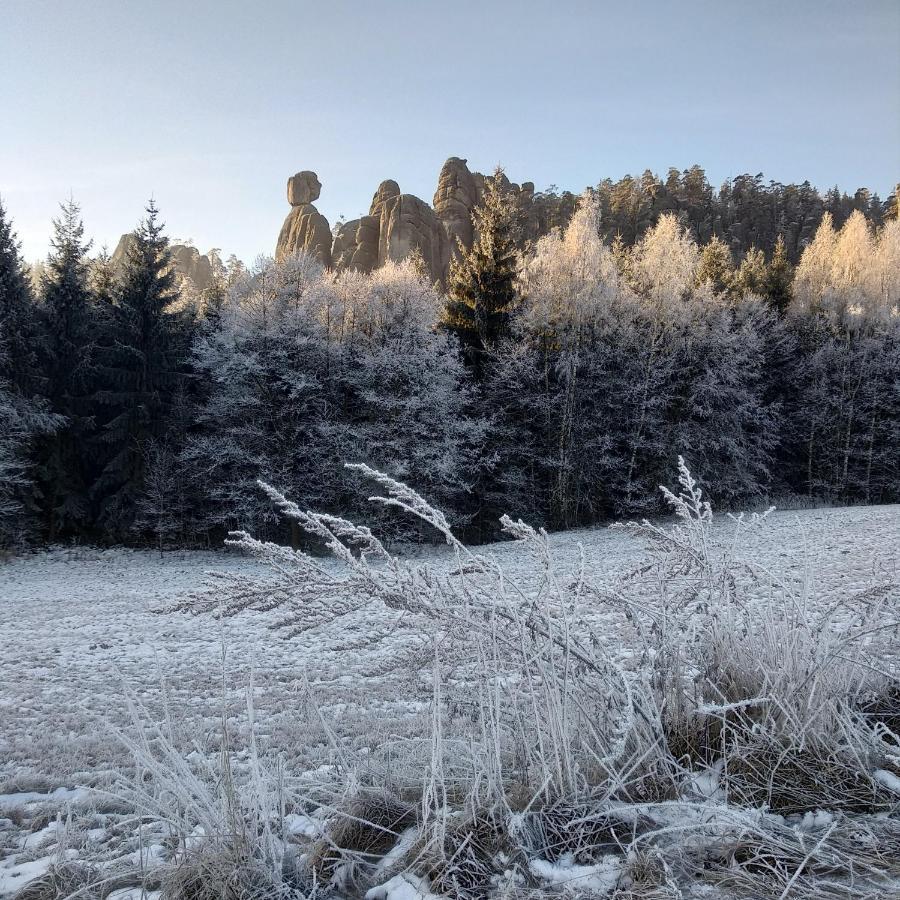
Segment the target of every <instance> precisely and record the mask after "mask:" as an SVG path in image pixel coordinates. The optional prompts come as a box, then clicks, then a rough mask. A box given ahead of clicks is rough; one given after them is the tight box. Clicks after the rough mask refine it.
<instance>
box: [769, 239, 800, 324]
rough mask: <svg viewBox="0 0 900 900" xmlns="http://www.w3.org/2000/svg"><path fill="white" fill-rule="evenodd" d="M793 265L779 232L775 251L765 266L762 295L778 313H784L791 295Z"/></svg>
mask: <svg viewBox="0 0 900 900" xmlns="http://www.w3.org/2000/svg"><path fill="white" fill-rule="evenodd" d="M793 282H794V267H793V266H792V265H791V263H790V260H788V257H787V251H786V250H785V247H784V238H783V237H782V236H781V235H780V234H779V235H778V240H777V241H776V242H775V251H774V252H773V254H772V259H771V260H770V261H769V265H768V266H767V267H766V280H765V284H764V295H765V298H766V300H767V301H768V302H769V305H770V306H771V307H772V309H774V310H775V311H776V312H778V313H779V315H784V314H785V312H787V308H788V306H790V303H791V298H792V297H793V290H792V285H793Z"/></svg>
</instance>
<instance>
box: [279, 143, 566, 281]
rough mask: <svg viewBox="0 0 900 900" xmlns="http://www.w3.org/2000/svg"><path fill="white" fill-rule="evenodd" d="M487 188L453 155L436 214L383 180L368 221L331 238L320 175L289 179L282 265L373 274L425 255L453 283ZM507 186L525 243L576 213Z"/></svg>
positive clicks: (435, 273) (525, 188)
mask: <svg viewBox="0 0 900 900" xmlns="http://www.w3.org/2000/svg"><path fill="white" fill-rule="evenodd" d="M484 184H485V176H484V175H482V174H481V173H480V172H471V171H469V168H468V165H467V164H466V160H464V159H460V158H459V157H457V156H451V157H450V159H448V160H447V162H445V163H444V166H443V168H442V169H441V173H440V176H439V178H438V185H437V190H436V191H435V194H434V201H433V202H434V207H433V208H432V207H431V206H429V205H428V204H427V203H426V202H425V201H424V200H421V199H420V198H419V197H416V196H414V195H413V194H404V193H402V192H401V190H400V185H399V184H397V182H396V181H393V180H387V181H382V182H381V184H380V185H379V186H378V190H377V191H376V192H375V195H374V196H373V198H372V204H371V206H370V207H369V214H368V215H367V216H361V217H360V218H358V219H353V220H351V221H349V222H344V223H341V224H339V225H338V226H337V228H336V229H335V231H334V234H333V235H332V232H331V229H330V227H329V225H328V220H327V219H326V218H325V217H324V216H323V215H322V214H321V213H320V212H319V211H318V210H317V209H316V207H315V206H313V201H315V200H318V198H319V194H320V192H321V190H322V185H321V183H320V182H319V179H318V177H317V176H316V173H315V172H310V171H303V172H298V173H297V174H296V175H294V176H292V177H291V178H289V179H288V188H287V193H288V202H289V203H290V204H291V206H292V209H291V211H290V213H289V214H288V217H287V219H285V222H284V225H283V226H282V228H281V234H279V236H278V244H277V246H276V249H275V258H276V259H283V258H284V257H286V256H289V255H290V254H291V253H296V252H297V251H298V250H306V251H308V252H310V253H312V254H313V255H314V256H316V257H317V258H318V259H319V260H321V262H322V263H323V264H324V265H325V266H328V267H329V268H333V269H334V270H335V271H338V272H340V271H343V270H344V269H356V270H357V271H360V272H371V271H372V270H373V269H375V268H377V267H379V266H383V265H384V264H385V263H386V262H387V261H388V260H393V261H395V262H399V261H400V260H403V259H406V258H407V257H408V256H409V255H410V254H411V253H413V252H414V251H418V253H419V254H420V255H421V257H422V260H423V262H424V263H425V266H426V267H427V269H428V271H429V273H430V274H431V277H432V278H433V279H434V280H435V281H440V282H441V283H446V279H447V273H448V270H449V266H450V260H451V259H452V258H453V256H454V254H456V253H457V252H458V247H459V246H460V245H461V246H463V247H465V248H468V247H471V246H472V242H473V240H474V238H475V228H474V225H473V217H472V213H473V210H474V209H475V207H476V206H477V205H478V203H479V202H480V201H481V197H482V195H483V193H484ZM502 186H503V190H505V191H508V192H509V193H510V194H512V195H513V197H514V199H515V203H516V205H517V206H518V207H519V210H520V213H521V216H520V219H521V226H522V227H521V232H522V233H521V240H522V241H523V242H525V241H529V240H536V239H537V238H538V237H540V236H541V235H542V234H546V233H547V231H549V229H550V228H551V227H555V226H556V225H559V224H563V225H564V224H565V222H566V221H567V220H568V216H569V215H570V214H571V212H570V211H569V209H568V206H566V208H565V209H563V207H562V206H561V205H560V204H559V203H558V202H555V198H554V197H553V195H550V199H549V203H550V205H549V207H548V205H547V202H548V201H547V200H546V199H545V198H544V197H543V195H538V196H537V197H536V196H535V192H534V185H533V184H532V183H531V182H527V181H526V182H524V183H523V184H522V185H521V186H519V185H518V184H515V183H514V182H511V181H510V180H509V179H508V178H507V177H506V176H505V175H504V176H503V181H502ZM565 196H567V197H568V198H569V199H572V201H573V202H572V204H571V206H573V207H574V198H572V197H571V195H565ZM557 206H560V208H559V209H558V210H557V208H556V207H557Z"/></svg>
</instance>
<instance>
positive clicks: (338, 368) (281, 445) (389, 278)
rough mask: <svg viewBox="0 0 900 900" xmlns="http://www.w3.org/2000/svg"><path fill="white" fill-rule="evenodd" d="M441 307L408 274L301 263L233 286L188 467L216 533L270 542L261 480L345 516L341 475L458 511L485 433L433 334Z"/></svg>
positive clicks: (450, 342)
mask: <svg viewBox="0 0 900 900" xmlns="http://www.w3.org/2000/svg"><path fill="white" fill-rule="evenodd" d="M440 307H441V299H440V297H439V296H438V295H437V293H436V292H435V290H434V288H433V287H432V286H431V285H429V283H428V282H427V281H426V280H424V279H423V278H422V277H421V276H420V275H419V274H418V273H417V272H416V270H415V267H414V266H413V264H412V263H411V262H407V263H404V264H401V265H388V266H385V267H384V268H382V269H379V270H377V271H376V272H374V273H372V274H371V275H362V274H360V273H358V272H347V273H344V274H343V275H341V277H340V278H338V279H337V280H333V279H332V278H331V276H329V275H327V274H326V273H325V272H324V271H323V270H322V268H321V266H320V265H319V264H318V263H317V262H315V260H313V259H312V258H311V257H308V256H305V255H303V254H301V255H297V256H294V257H291V258H289V259H288V260H286V261H285V262H283V263H280V264H274V263H271V262H265V263H264V264H263V265H262V266H261V267H260V268H259V270H258V271H256V272H254V273H253V274H252V275H250V276H249V277H247V278H246V279H244V280H243V281H242V282H240V283H238V284H237V285H236V286H235V288H234V289H233V290H232V291H231V293H230V294H229V297H228V299H227V301H226V303H225V304H224V305H223V307H222V311H221V316H220V319H219V321H218V323H217V324H216V326H215V327H213V328H211V329H207V330H206V331H205V332H204V333H203V334H202V335H201V336H200V338H199V339H198V341H197V343H196V345H195V351H194V361H195V366H196V368H197V370H198V371H199V372H201V373H202V374H203V377H204V379H205V380H206V381H207V382H208V384H209V386H210V387H209V397H208V400H207V401H206V403H205V405H204V406H203V407H202V409H201V411H200V414H199V421H200V426H201V427H200V429H199V433H198V434H197V435H196V436H195V437H193V438H192V439H191V441H190V443H189V446H188V449H187V451H186V458H187V459H188V460H189V463H190V465H191V466H192V467H193V468H194V470H195V471H197V472H199V473H201V477H202V478H203V480H204V483H205V484H206V485H207V492H208V497H209V504H208V505H209V509H210V512H211V516H212V517H213V518H212V520H211V522H210V524H211V525H213V526H220V527H221V526H226V527H233V526H235V525H241V524H243V523H246V522H247V521H252V522H253V523H254V524H255V525H257V526H259V527H263V528H272V527H273V525H274V519H273V518H272V510H271V507H270V505H269V503H268V501H267V500H266V498H265V496H264V495H263V494H262V493H261V492H260V491H259V489H258V487H257V484H256V481H257V479H261V480H264V481H267V482H271V483H284V484H288V485H290V486H291V487H292V491H293V493H294V496H296V497H298V498H299V500H300V502H302V503H303V504H304V505H308V506H310V507H313V506H316V507H321V508H325V509H330V510H332V511H333V512H335V513H340V514H347V512H348V510H349V509H350V507H351V505H352V504H354V503H356V502H357V501H355V500H354V499H353V496H354V495H355V494H357V493H358V492H357V490H356V489H355V486H353V485H351V484H349V483H348V475H347V473H346V471H345V470H344V467H343V464H344V462H346V461H356V462H368V463H372V464H373V465H378V466H379V467H381V468H383V469H386V470H387V471H390V472H391V473H392V474H394V475H396V476H397V477H403V478H404V479H406V480H407V481H409V482H410V483H412V484H415V485H416V486H417V488H418V489H420V490H421V491H422V492H423V493H424V494H427V495H429V496H437V497H439V498H441V500H442V502H444V503H446V504H447V505H449V507H450V508H451V509H453V508H456V509H459V508H460V507H461V505H462V503H461V498H462V497H463V496H464V495H465V494H466V492H467V490H468V488H469V480H470V477H471V476H470V474H469V473H470V472H471V469H472V466H473V465H474V457H475V454H476V452H477V450H478V446H479V440H480V427H479V426H478V425H477V423H475V422H472V421H470V420H469V418H468V414H467V409H466V407H467V403H468V395H467V391H466V389H465V371H464V369H463V367H462V364H461V361H460V358H459V355H458V351H457V347H456V343H455V339H454V338H453V337H452V336H450V335H447V334H445V333H443V332H440V331H438V329H437V328H436V325H437V321H438V316H439V313H440ZM391 518H392V517H391Z"/></svg>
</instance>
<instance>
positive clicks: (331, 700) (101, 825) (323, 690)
mask: <svg viewBox="0 0 900 900" xmlns="http://www.w3.org/2000/svg"><path fill="white" fill-rule="evenodd" d="M729 527H730V526H729V524H728V523H727V521H726V520H722V523H720V524H717V525H715V526H714V530H719V529H724V530H723V532H722V533H723V534H724V533H725V531H727V530H728V529H729ZM550 544H551V546H552V547H553V548H554V550H555V551H556V553H557V562H558V566H559V568H560V570H566V569H571V570H572V571H574V570H575V569H576V568H577V566H578V562H579V552H580V551H579V546H580V547H583V552H584V561H585V567H586V570H587V571H588V573H590V574H591V575H592V576H593V577H594V579H595V580H596V581H598V582H601V583H605V582H608V583H610V584H615V583H616V582H617V581H618V580H619V579H620V578H621V577H622V576H624V574H625V573H627V572H629V571H630V570H632V569H633V568H634V567H635V565H637V564H638V563H639V562H640V560H641V559H642V558H643V554H644V547H643V546H642V544H641V542H640V541H639V540H638V539H637V538H635V537H634V536H633V535H631V534H630V533H628V532H626V531H622V530H610V529H604V528H598V529H590V530H582V531H573V532H568V533H564V534H558V535H552V536H551V538H550ZM898 548H900V506H883V507H869V508H862V507H857V508H845V509H816V510H807V511H790V512H776V513H774V514H773V515H771V516H770V517H769V520H768V521H767V522H766V523H765V525H764V527H762V528H760V529H757V530H754V531H752V532H750V533H749V534H748V536H747V538H746V543H745V545H744V546H743V547H742V552H746V553H749V554H752V555H753V556H754V557H755V559H756V561H757V564H759V563H760V562H761V563H762V564H763V565H764V566H765V567H766V568H767V569H769V570H770V571H771V573H772V574H773V577H774V578H775V579H776V580H777V579H779V578H780V579H785V580H790V581H792V582H794V583H798V582H802V581H804V580H805V581H808V582H809V583H810V584H811V585H812V586H813V592H814V594H815V597H816V601H817V602H818V603H820V604H822V605H823V606H826V605H828V604H830V603H832V602H834V601H836V600H838V599H840V598H842V597H845V596H847V595H848V594H850V593H853V592H858V591H861V590H864V589H866V588H868V587H871V586H875V585H881V584H884V583H886V582H889V581H896V580H897V579H898V577H900V572H898V567H900V549H898ZM484 553H485V554H486V555H489V556H490V555H493V556H495V557H496V558H497V559H498V560H500V561H501V562H502V564H503V566H504V568H505V570H506V571H507V572H513V573H515V574H516V575H517V576H518V577H519V580H520V581H526V582H527V580H528V573H529V567H530V566H533V565H534V563H533V559H532V557H530V556H528V555H526V554H523V553H522V551H521V549H520V547H519V546H518V545H516V544H497V545H493V546H491V547H489V548H486V549H485V550H484ZM421 555H422V556H424V557H426V558H427V559H428V561H429V562H431V563H433V564H435V565H436V566H438V567H439V568H440V567H442V566H452V565H453V564H454V562H455V561H454V559H453V557H452V556H451V554H449V553H448V552H447V550H446V548H440V549H435V550H432V551H421ZM327 565H331V563H327ZM212 570H215V571H231V572H243V573H249V574H259V576H260V577H265V576H266V569H265V567H264V566H263V565H262V564H261V563H260V562H258V561H256V560H253V559H249V558H245V557H242V556H240V555H236V554H231V553H167V554H165V555H164V556H163V557H160V555H159V554H157V553H154V552H150V551H126V550H109V551H102V550H85V549H72V550H68V549H59V550H53V551H49V552H44V553H37V554H33V555H28V556H24V557H21V558H16V559H13V560H11V561H9V562H6V563H4V564H3V565H2V568H0V856H2V857H3V861H2V862H0V897H4V896H11V895H12V894H13V893H14V892H15V891H16V890H17V889H18V888H20V887H21V886H22V884H24V883H25V882H27V881H28V880H29V879H30V878H33V877H35V876H36V875H39V874H40V873H41V872H43V871H44V870H46V868H47V867H48V866H49V865H50V863H51V862H53V861H58V860H59V859H61V858H68V859H90V860H91V861H93V862H95V863H96V862H98V861H102V862H103V863H104V864H107V865H110V866H115V865H123V866H124V865H125V864H128V863H129V862H130V863H131V864H132V865H133V864H135V863H139V862H140V861H141V860H142V859H143V857H144V856H146V855H147V854H148V853H149V855H150V857H153V855H154V854H164V847H163V842H161V841H160V840H155V839H154V836H153V835H152V834H151V835H147V834H144V833H142V832H141V831H140V830H139V829H138V828H137V826H136V825H135V824H134V822H133V821H130V820H129V818H128V814H127V813H128V811H127V810H125V809H124V808H123V806H122V803H121V801H118V800H116V799H115V798H114V797H109V796H106V795H104V794H103V793H102V792H101V793H97V792H95V791H93V790H92V788H99V789H101V791H102V789H103V788H104V787H105V786H107V785H108V784H109V778H108V773H109V772H111V771H113V770H116V769H122V768H127V767H128V766H129V765H130V761H131V756H130V753H129V751H128V749H127V747H126V746H125V745H124V743H123V742H122V741H121V740H120V739H119V738H118V735H119V734H120V733H122V734H125V735H128V734H134V733H135V728H136V726H135V724H134V718H135V717H137V718H139V719H142V720H144V721H154V722H162V721H167V722H169V723H170V725H171V727H172V729H173V734H174V735H175V740H176V743H179V744H180V745H183V746H185V747H189V746H190V744H191V742H193V743H194V744H195V745H196V746H197V747H198V748H200V749H207V750H209V749H214V748H216V747H217V746H218V745H219V741H220V739H221V734H222V722H221V718H222V708H223V697H224V703H225V704H226V705H227V707H228V709H229V713H230V715H231V716H232V718H233V728H234V731H235V733H236V734H241V733H242V729H244V728H245V727H246V716H245V707H246V698H247V693H248V691H250V690H251V689H252V699H253V708H254V713H255V733H256V735H257V737H258V739H259V741H260V744H261V746H263V747H264V748H266V749H268V750H271V749H272V748H277V750H278V751H280V753H281V759H282V760H283V765H284V769H285V771H286V772H287V773H288V774H289V775H298V774H300V773H301V772H303V771H307V770H311V769H315V768H316V766H318V765H320V764H322V763H323V762H325V761H326V760H328V759H330V757H329V738H328V734H327V732H326V729H325V726H327V728H328V730H330V731H331V732H332V733H334V734H337V735H339V736H340V737H341V739H342V740H348V741H350V742H352V743H354V745H355V746H361V745H367V746H374V745H375V744H383V743H385V742H390V741H400V740H404V739H406V738H407V737H411V736H413V735H415V734H417V733H419V728H420V727H421V726H422V723H423V722H426V721H427V718H428V702H427V701H428V696H427V692H423V690H422V689H421V685H418V684H416V683H415V681H414V680H410V678H409V676H408V674H404V673H403V671H395V670H394V668H393V667H392V665H391V662H392V658H393V657H394V656H395V655H396V654H398V653H400V652H403V651H404V650H406V649H408V648H409V646H410V642H414V641H415V637H414V636H413V635H411V634H410V633H409V632H408V631H407V630H406V628H405V624H404V613H403V611H398V610H394V609H391V608H389V607H388V606H385V605H383V604H381V603H380V602H378V601H373V602H372V603H371V604H368V605H365V606H363V607H362V608H360V609H356V610H354V611H352V612H350V613H349V614H347V615H344V616H340V617H338V618H336V619H335V620H334V621H332V622H329V623H327V624H324V625H321V626H319V627H317V628H314V629H311V630H309V631H306V632H304V633H303V634H302V635H300V636H299V637H295V638H292V639H286V638H285V637H284V636H283V635H282V634H281V633H278V632H274V631H273V630H272V629H271V625H272V622H273V615H272V614H268V613H261V612H247V613H244V614H241V615H238V616H236V617H234V618H229V619H226V620H224V621H223V622H222V623H221V624H219V623H218V622H217V621H215V620H214V619H213V618H211V617H208V616H199V617H198V616H191V615H188V614H184V613H176V612H163V613H160V612H159V609H161V608H165V607H166V606H167V605H169V604H171V603H172V602H175V601H178V600H179V599H182V598H184V597H185V596H187V595H190V594H192V593H197V592H200V591H202V590H203V589H204V585H205V584H206V581H207V573H209V572H210V571H212ZM618 628H619V625H618V624H617V623H616V622H615V621H614V620H613V619H612V618H610V620H609V622H608V631H609V633H608V634H607V637H608V639H609V640H610V642H611V643H615V642H616V639H617V629H618ZM223 674H224V677H223ZM429 690H430V688H429ZM323 723H324V724H323ZM57 814H60V815H61V817H62V818H61V819H60V820H59V822H57V819H56V816H57ZM69 814H71V816H72V820H71V822H70V823H69V824H68V825H66V824H65V819H66V817H67V816H68V815H69ZM303 821H305V820H303ZM303 821H301V824H300V825H299V826H298V828H301V829H302V827H305V826H304V825H303ZM63 834H64V838H61V837H60V836H61V835H63ZM144 861H145V863H146V860H144ZM557 874H558V873H555V872H550V873H549V874H548V876H547V878H548V880H549V881H551V882H552V881H553V880H554V877H555V876H556V875H557ZM139 893H140V892H139V891H138V892H136V893H135V894H134V896H135V897H137V896H139ZM112 896H115V897H122V898H124V897H126V896H129V895H128V891H127V889H123V890H122V891H120V892H119V893H116V894H114V895H112ZM373 896H374V895H373ZM398 896H400V895H399V894H398Z"/></svg>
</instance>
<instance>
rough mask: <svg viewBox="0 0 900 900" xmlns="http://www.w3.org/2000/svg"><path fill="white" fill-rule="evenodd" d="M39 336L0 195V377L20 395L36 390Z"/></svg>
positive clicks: (27, 282) (27, 283) (23, 270)
mask: <svg viewBox="0 0 900 900" xmlns="http://www.w3.org/2000/svg"><path fill="white" fill-rule="evenodd" d="M41 337H42V335H41V330H40V323H39V322H38V319H37V316H36V315H35V307H34V302H33V298H32V294H31V280H30V278H29V276H28V271H27V269H26V267H25V263H24V262H23V260H22V257H21V253H20V249H19V242H18V239H17V238H16V234H15V232H14V231H13V228H12V222H11V221H10V219H9V218H8V216H7V213H6V209H5V208H4V206H3V201H2V199H0V340H2V341H3V346H2V348H0V349H2V350H3V351H5V352H4V353H3V355H2V357H0V358H2V360H3V361H2V363H0V380H3V381H5V382H7V384H8V386H9V389H10V390H12V391H13V392H14V393H16V394H18V395H19V396H21V397H27V398H31V397H34V396H36V395H37V394H38V393H39V389H40V377H39V372H38V366H37V348H38V346H39V345H40V342H41Z"/></svg>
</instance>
